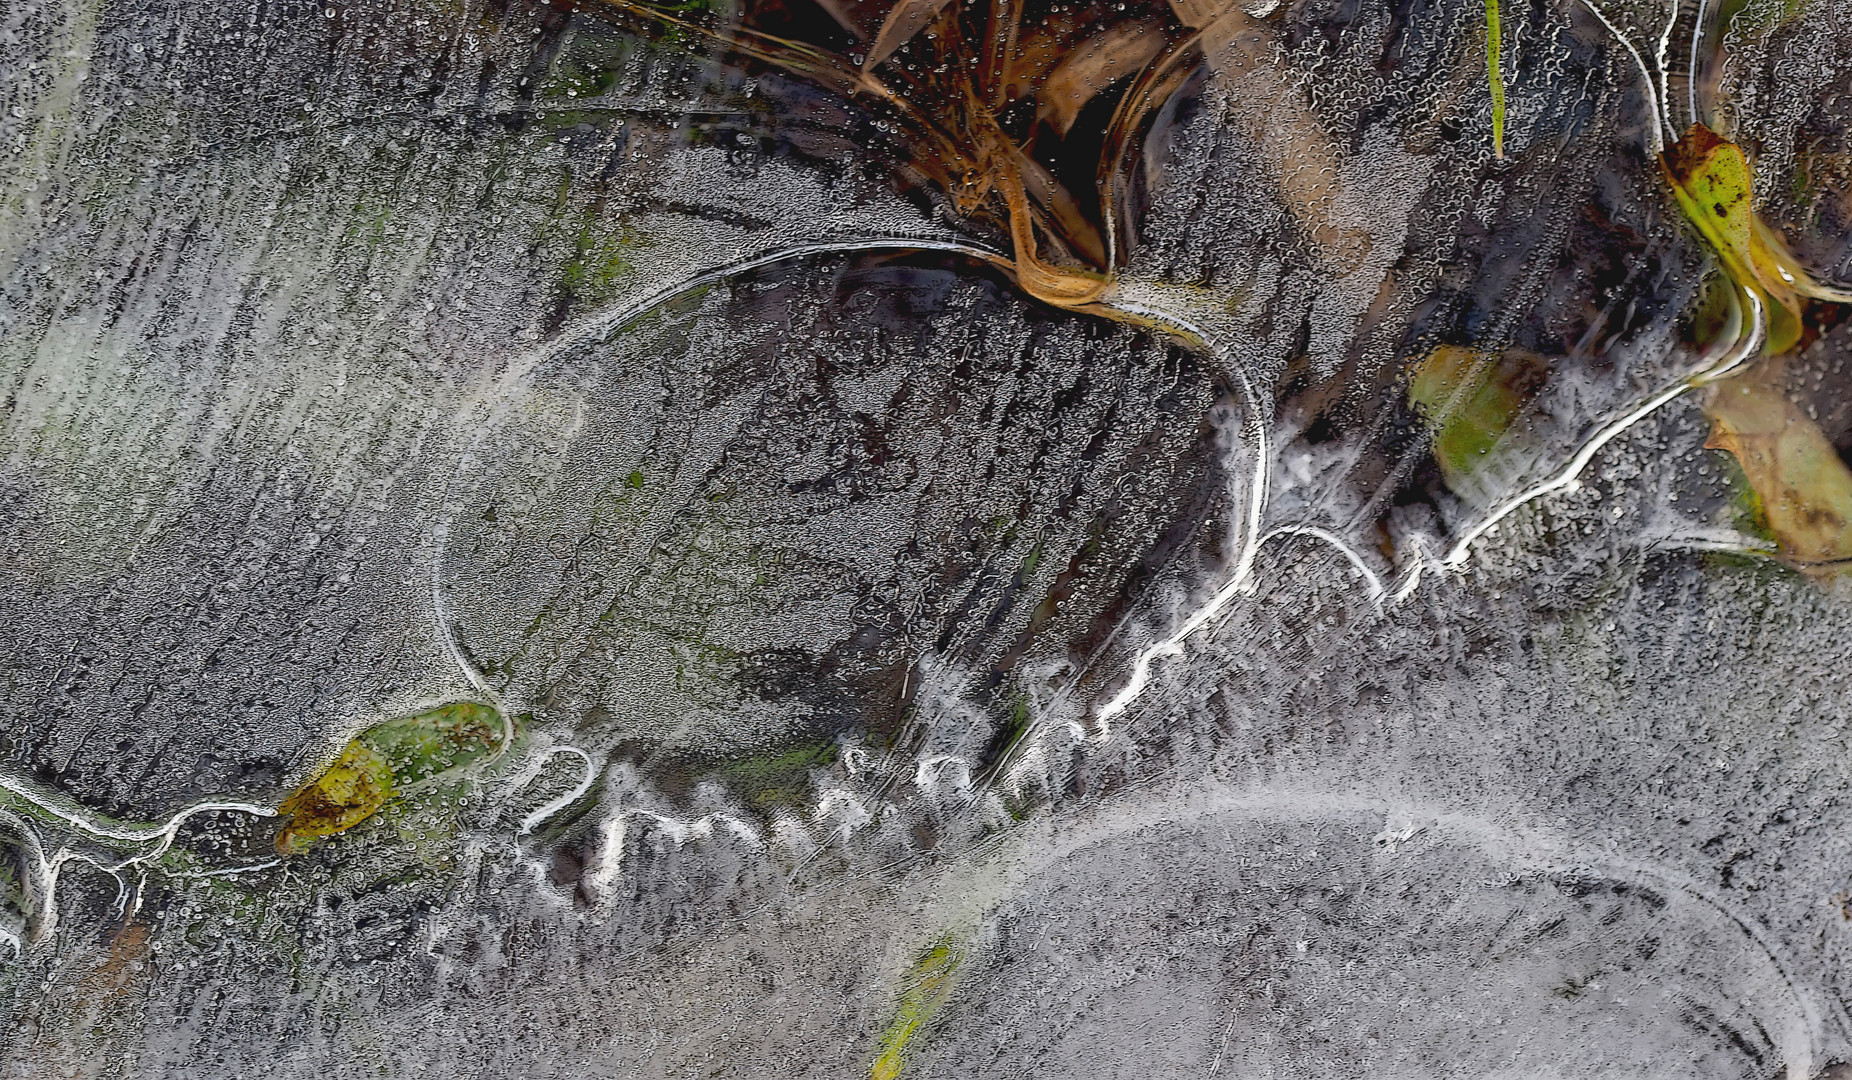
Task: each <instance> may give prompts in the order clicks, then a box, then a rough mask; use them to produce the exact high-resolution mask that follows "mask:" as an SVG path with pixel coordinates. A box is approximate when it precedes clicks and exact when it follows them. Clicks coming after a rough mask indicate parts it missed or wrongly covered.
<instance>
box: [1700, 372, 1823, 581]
mask: <svg viewBox="0 0 1852 1080" xmlns="http://www.w3.org/2000/svg"><path fill="white" fill-rule="evenodd" d="M1784 384H1785V379H1784V378H1783V375H1782V370H1781V365H1780V364H1776V363H1767V362H1765V363H1762V364H1759V365H1757V367H1756V368H1755V369H1754V370H1752V371H1750V372H1748V373H1745V374H1743V375H1740V376H1737V377H1736V378H1733V379H1728V380H1725V381H1723V382H1721V383H1718V384H1717V386H1716V388H1715V389H1714V390H1713V391H1712V393H1711V396H1710V400H1709V401H1707V402H1706V403H1705V409H1704V411H1705V413H1706V414H1707V415H1708V416H1709V417H1710V419H1711V424H1712V427H1711V438H1710V441H1709V442H1708V443H1706V445H1707V446H1709V447H1711V448H1712V449H1716V450H1728V451H1729V452H1730V453H1731V454H1733V455H1735V457H1736V460H1737V461H1738V463H1740V464H1741V465H1742V468H1743V475H1744V476H1745V477H1747V478H1748V480H1749V486H1750V487H1751V488H1753V489H1754V490H1755V493H1756V496H1757V497H1758V498H1759V500H1760V501H1761V504H1762V512H1763V515H1764V517H1766V519H1767V521H1768V527H1769V531H1770V532H1771V533H1772V534H1773V535H1774V538H1775V541H1776V543H1778V544H1779V545H1780V546H1781V553H1782V554H1783V555H1784V556H1786V557H1787V558H1788V559H1791V560H1792V561H1794V562H1796V563H1799V564H1801V565H1803V566H1816V567H1818V566H1822V565H1823V564H1832V563H1838V562H1841V561H1843V560H1847V559H1852V471H1849V470H1847V468H1846V465H1845V462H1843V461H1841V460H1840V458H1839V454H1838V452H1837V451H1835V450H1834V449H1833V444H1832V443H1831V442H1830V441H1829V440H1828V439H1827V437H1826V435H1825V433H1824V432H1822V431H1821V430H1820V426H1819V425H1818V424H1816V423H1814V422H1813V420H1812V419H1810V418H1809V417H1808V416H1807V414H1806V413H1805V412H1803V411H1802V410H1801V408H1800V407H1799V406H1798V405H1796V404H1795V403H1794V402H1793V401H1792V400H1790V399H1789V397H1788V394H1787V391H1786V387H1785V385H1784Z"/></svg>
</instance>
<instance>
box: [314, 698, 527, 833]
mask: <svg viewBox="0 0 1852 1080" xmlns="http://www.w3.org/2000/svg"><path fill="white" fill-rule="evenodd" d="M502 735H503V731H502V719H501V715H500V714H499V713H497V712H496V711H495V710H494V709H491V708H489V707H488V706H486V705H478V704H476V703H474V702H459V703H457V704H454V705H446V706H444V707H443V708H441V709H433V710H431V711H430V712H427V713H420V714H419V715H417V716H408V717H403V718H400V719H396V720H388V721H386V722H385V723H383V724H378V725H376V726H374V727H371V728H368V729H367V730H366V731H363V732H361V733H360V735H359V736H358V737H356V738H355V739H354V741H352V742H350V743H348V744H347V746H346V747H344V748H343V749H342V750H341V753H340V756H338V757H336V758H335V760H334V763H333V764H331V765H329V766H328V767H327V768H326V769H323V770H322V771H321V772H320V773H319V774H317V775H316V777H315V778H314V779H312V780H310V781H309V782H308V783H306V784H304V785H303V786H302V787H300V788H298V789H297V790H296V791H295V792H294V793H293V794H291V795H290V796H289V797H288V798H286V799H284V800H283V802H282V804H281V805H280V806H278V807H277V814H278V816H279V817H281V818H282V819H283V831H282V832H281V833H280V834H279V835H278V837H277V849H278V850H280V851H283V852H285V853H287V852H292V851H295V850H298V849H299V848H300V847H301V846H302V844H303V842H304V841H309V840H315V839H319V838H321V837H325V836H334V835H336V834H339V833H344V832H346V831H347V830H349V829H351V828H353V827H354V826H356V825H358V824H360V823H361V822H362V821H365V820H366V819H367V818H369V817H372V816H373V815H374V814H375V813H377V812H378V811H379V810H380V809H381V808H382V807H384V806H385V805H386V804H387V803H388V802H390V801H391V800H392V799H393V798H395V797H396V796H399V795H404V794H409V793H410V792H412V791H414V790H416V789H418V788H420V787H423V786H425V785H426V783H427V782H429V781H431V780H434V779H436V778H438V777H441V776H443V775H444V774H446V773H450V772H453V771H455V770H457V769H461V768H463V767H464V766H466V765H470V764H473V763H475V762H477V761H481V760H482V759H484V758H486V757H488V756H489V755H490V754H492V753H494V751H495V750H496V748H497V747H498V746H499V745H500V742H501V739H502Z"/></svg>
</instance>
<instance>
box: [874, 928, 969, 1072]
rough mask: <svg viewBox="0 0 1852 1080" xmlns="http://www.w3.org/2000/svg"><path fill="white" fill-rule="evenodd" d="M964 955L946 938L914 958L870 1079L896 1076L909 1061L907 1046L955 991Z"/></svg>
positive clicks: (882, 1040)
mask: <svg viewBox="0 0 1852 1080" xmlns="http://www.w3.org/2000/svg"><path fill="white" fill-rule="evenodd" d="M963 959H964V950H963V949H962V948H961V947H960V946H959V945H958V944H957V943H955V942H952V941H949V940H946V941H941V942H939V943H938V944H936V945H934V946H933V947H932V948H930V949H928V950H926V952H925V953H924V954H923V955H922V956H921V957H920V958H919V959H918V960H915V961H914V962H913V965H912V967H911V968H909V969H908V971H907V973H906V975H905V976H904V977H903V981H902V985H901V993H900V1008H899V1009H898V1010H896V1012H895V1014H894V1020H893V1022H892V1023H890V1024H888V1026H887V1030H886V1031H884V1032H883V1033H882V1035H881V1048H880V1050H879V1052H878V1053H877V1055H876V1057H875V1062H874V1066H873V1067H872V1068H871V1069H869V1071H868V1075H869V1080H895V1078H896V1077H898V1076H900V1070H901V1069H902V1068H903V1067H904V1066H905V1065H906V1063H907V1048H908V1046H909V1045H910V1044H911V1043H912V1042H913V1039H914V1037H915V1036H916V1035H918V1034H919V1033H920V1029H921V1028H923V1027H925V1026H926V1024H927V1022H928V1021H930V1020H931V1019H932V1016H933V1014H934V1013H935V1012H937V1011H938V1009H939V1006H941V1005H943V1004H945V999H946V998H948V997H950V996H951V993H952V976H953V974H954V973H955V972H956V971H957V970H958V964H959V962H960V961H961V960H963Z"/></svg>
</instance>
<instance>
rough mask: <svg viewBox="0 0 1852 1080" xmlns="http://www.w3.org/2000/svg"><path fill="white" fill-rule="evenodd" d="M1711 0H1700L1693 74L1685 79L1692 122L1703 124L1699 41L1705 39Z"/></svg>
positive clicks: (1692, 60)
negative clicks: (1699, 98) (1699, 74)
mask: <svg viewBox="0 0 1852 1080" xmlns="http://www.w3.org/2000/svg"><path fill="white" fill-rule="evenodd" d="M1709 3H1710V0H1698V25H1697V28H1696V29H1694V30H1692V32H1691V76H1690V77H1689V78H1688V79H1686V80H1685V90H1686V93H1687V96H1688V97H1689V98H1690V99H1691V122H1692V123H1694V124H1701V123H1703V122H1704V118H1703V117H1702V116H1699V115H1698V43H1699V42H1701V41H1703V40H1704V9H1705V7H1706V6H1708V5H1709Z"/></svg>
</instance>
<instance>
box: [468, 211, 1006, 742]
mask: <svg viewBox="0 0 1852 1080" xmlns="http://www.w3.org/2000/svg"><path fill="white" fill-rule="evenodd" d="M869 251H937V252H943V253H947V254H955V255H963V256H966V257H967V258H972V259H976V260H978V261H980V262H991V263H994V262H997V261H999V260H1002V259H1003V258H1004V256H1003V255H1002V254H1000V253H998V252H995V251H990V250H988V249H985V248H982V247H979V246H977V245H975V244H966V243H961V242H958V241H951V240H935V239H930V238H927V237H905V236H886V237H872V238H869V239H865V240H820V241H814V242H811V243H805V244H794V245H791V246H789V247H781V248H776V249H773V250H771V251H766V252H762V253H761V254H759V255H755V256H752V257H751V258H747V259H743V260H738V261H735V262H730V263H725V264H722V265H719V266H713V267H709V268H708V269H706V270H703V271H700V272H698V273H696V274H695V275H694V276H692V277H688V278H683V279H682V280H681V281H679V282H677V283H675V284H673V285H670V286H668V287H666V288H663V289H659V290H657V291H656V292H653V293H651V294H649V295H648V296H645V297H644V298H642V299H641V300H638V301H636V302H634V303H631V304H628V305H626V306H624V307H622V308H619V309H617V310H616V311H614V312H607V313H605V314H603V315H596V316H593V317H592V318H591V319H589V320H587V321H586V322H584V323H581V324H579V325H578V326H577V327H575V328H573V329H572V330H571V331H570V332H569V333H566V334H563V335H561V336H560V337H558V338H556V339H555V340H554V341H552V342H550V343H548V344H547V345H545V346H542V347H541V348H538V349H534V350H532V351H530V352H528V353H526V354H525V355H523V356H521V357H519V358H518V359H516V360H515V361H514V362H513V363H512V364H510V365H509V367H508V370H507V371H506V372H504V373H503V374H502V375H501V377H500V378H498V379H496V380H495V384H494V386H493V387H492V388H490V390H488V391H486V392H484V393H480V394H477V395H474V396H472V397H471V398H469V399H468V400H466V401H465V402H464V403H463V404H462V406H461V407H460V408H459V409H458V410H457V421H458V423H457V426H458V427H459V428H460V429H461V430H469V431H473V432H475V435H474V438H473V440H472V441H471V442H470V443H469V444H468V445H467V446H466V447H465V448H464V449H463V453H462V454H461V456H460V457H459V458H458V461H457V465H456V467H455V468H453V469H452V470H451V471H450V475H449V477H448V478H446V479H445V481H444V491H443V494H442V496H441V505H443V506H445V507H448V506H449V505H450V502H451V498H452V493H453V490H454V487H455V484H456V479H457V476H458V474H460V473H461V472H462V471H463V470H464V469H465V468H466V467H467V466H468V464H469V463H470V461H471V460H472V459H473V458H474V457H475V454H476V452H477V451H478V450H479V449H480V447H481V444H482V440H483V439H485V438H486V437H487V436H488V433H489V432H490V431H492V430H493V429H494V427H495V425H496V423H497V421H499V420H500V418H501V415H502V412H503V410H504V409H505V408H506V407H507V405H508V400H509V394H508V391H509V390H510V389H511V388H512V387H514V386H516V385H517V384H519V383H520V381H521V380H523V379H525V378H527V376H528V375H529V374H530V373H532V372H533V370H534V369H535V368H537V367H539V366H540V365H541V364H543V363H545V362H547V361H548V360H551V359H553V358H554V357H557V356H559V355H561V354H562V353H565V352H566V351H567V350H569V349H576V348H581V347H583V346H584V345H585V344H586V343H587V342H588V341H592V340H596V339H598V338H600V337H602V336H603V335H605V334H608V333H610V332H611V331H612V330H614V329H616V328H618V327H620V326H623V325H624V324H626V323H628V322H632V321H634V320H636V319H639V318H642V317H643V316H644V315H646V314H648V313H649V312H650V311H652V310H654V309H656V308H658V307H661V306H662V305H664V304H667V303H670V302H672V301H674V300H676V299H679V298H680V297H682V296H685V295H687V294H688V293H691V292H694V291H695V290H697V289H702V288H706V287H707V286H709V285H714V284H718V283H719V282H722V281H725V280H726V279H728V278H730V277H735V276H737V275H739V274H745V273H750V272H752V271H754V270H762V269H764V268H766V267H768V266H775V265H777V264H778V263H781V262H789V261H792V260H796V259H804V258H810V257H813V256H823V255H853V254H857V253H861V252H869ZM485 405H486V406H488V408H489V412H488V415H487V416H485V417H484V418H483V419H482V422H481V423H474V422H472V417H473V415H474V414H475V413H476V412H477V410H478V409H480V408H482V407H483V406H485ZM434 540H435V543H434V545H433V551H432V556H431V614H432V618H433V620H434V621H435V622H436V624H437V634H438V638H439V640H440V642H441V643H442V645H443V649H444V652H445V653H446V654H447V655H448V656H449V657H450V660H451V662H452V663H454V664H455V665H456V666H457V670H459V671H460V672H462V673H463V678H464V679H466V680H467V681H468V682H469V684H470V685H471V686H473V687H475V688H476V690H477V691H478V692H480V693H481V694H482V695H483V696H484V697H485V698H487V699H488V701H489V703H490V704H491V705H492V706H493V707H494V708H495V710H496V712H497V713H499V714H500V715H501V717H502V730H503V736H504V737H503V739H502V743H501V745H500V746H498V747H497V748H496V750H495V753H494V754H492V755H490V758H489V760H490V761H493V760H495V759H496V758H499V757H500V756H501V755H502V753H503V752H504V751H505V750H506V749H507V748H508V746H509V745H510V744H511V743H512V742H513V737H514V718H513V714H512V712H511V711H510V710H509V708H508V705H507V703H506V702H505V701H504V700H503V699H502V696H501V695H500V694H499V693H497V692H496V691H495V690H494V689H493V688H492V687H490V686H489V683H488V680H487V679H486V678H485V677H484V676H483V674H482V672H480V671H479V670H477V669H476V666H475V665H474V664H471V663H470V662H469V659H468V658H467V657H466V656H464V654H463V643H462V639H461V635H460V632H459V631H458V628H457V624H456V620H455V619H453V618H452V617H451V614H450V606H449V604H448V603H446V601H445V599H444V554H445V552H446V551H447V550H448V548H449V545H450V523H449V519H448V518H447V517H440V519H439V520H438V523H437V526H436V528H435V529H434Z"/></svg>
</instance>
